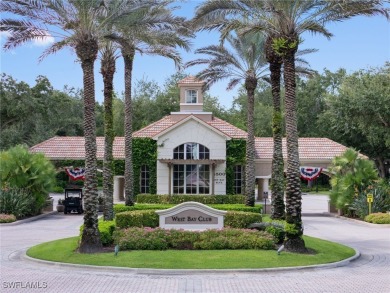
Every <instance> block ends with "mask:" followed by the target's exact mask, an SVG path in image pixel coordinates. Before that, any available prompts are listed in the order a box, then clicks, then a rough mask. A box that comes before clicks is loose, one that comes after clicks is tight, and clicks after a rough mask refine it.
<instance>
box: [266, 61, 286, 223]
mask: <svg viewBox="0 0 390 293" xmlns="http://www.w3.org/2000/svg"><path fill="white" fill-rule="evenodd" d="M281 67H282V64H281V62H278V60H277V61H276V62H272V63H270V72H271V87H272V102H273V114H272V133H273V140H274V150H273V157H272V182H271V192H272V212H271V218H272V219H280V220H282V219H284V217H285V211H284V209H285V205H284V161H283V150H282V110H281V108H280V74H281Z"/></svg>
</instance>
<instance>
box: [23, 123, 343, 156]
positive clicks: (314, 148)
mask: <svg viewBox="0 0 390 293" xmlns="http://www.w3.org/2000/svg"><path fill="white" fill-rule="evenodd" d="M221 125H223V123H221ZM223 126H224V125H223ZM231 130H233V129H228V131H231ZM221 131H222V130H221ZM244 134H245V135H246V133H245V132H244V133H239V132H237V133H234V134H233V135H236V137H235V138H244V137H243V135H244ZM138 137H142V136H138ZM84 142H85V140H84V137H78V136H77V137H75V136H55V137H53V138H50V139H48V140H46V141H44V142H41V143H40V144H37V145H35V146H33V147H31V148H30V151H31V152H33V153H44V154H45V155H46V156H47V157H48V158H49V159H51V160H65V159H74V160H77V159H78V160H83V159H84V157H85V150H84ZM96 144H97V158H98V160H103V154H104V138H103V137H97V138H96ZM255 146H256V158H257V159H265V160H272V153H273V139H272V137H261V138H256V140H255ZM346 149H347V148H346V147H345V146H343V145H341V144H339V143H337V142H334V141H332V140H330V139H327V138H300V139H299V157H300V159H303V160H310V159H327V160H328V159H333V158H334V157H335V156H339V155H341V154H342V153H343V152H344V151H345V150H346ZM113 153H114V158H115V159H124V153H125V140H124V137H116V138H115V141H114V147H113ZM283 157H284V158H286V157H287V152H286V140H285V139H283Z"/></svg>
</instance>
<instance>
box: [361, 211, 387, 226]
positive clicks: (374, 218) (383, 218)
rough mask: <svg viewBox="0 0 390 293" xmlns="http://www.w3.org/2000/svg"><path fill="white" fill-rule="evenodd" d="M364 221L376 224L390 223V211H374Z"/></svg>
mask: <svg viewBox="0 0 390 293" xmlns="http://www.w3.org/2000/svg"><path fill="white" fill-rule="evenodd" d="M364 221H366V222H369V223H374V224H390V214H389V213H373V214H369V215H368V216H366V217H365V218H364Z"/></svg>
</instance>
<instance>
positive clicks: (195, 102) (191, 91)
mask: <svg viewBox="0 0 390 293" xmlns="http://www.w3.org/2000/svg"><path fill="white" fill-rule="evenodd" d="M178 86H179V89H180V112H182V113H183V112H192V113H194V112H202V111H203V86H204V81H201V80H199V79H197V78H196V77H194V76H187V77H186V78H184V79H182V80H181V81H179V82H178Z"/></svg>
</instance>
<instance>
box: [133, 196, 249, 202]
mask: <svg viewBox="0 0 390 293" xmlns="http://www.w3.org/2000/svg"><path fill="white" fill-rule="evenodd" d="M186 201H196V202H200V203H203V204H243V203H245V196H244V195H241V194H231V195H222V194H218V195H217V194H216V195H190V194H175V195H172V194H163V195H161V194H138V195H137V199H136V202H137V203H159V204H179V203H183V202H186Z"/></svg>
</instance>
